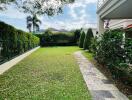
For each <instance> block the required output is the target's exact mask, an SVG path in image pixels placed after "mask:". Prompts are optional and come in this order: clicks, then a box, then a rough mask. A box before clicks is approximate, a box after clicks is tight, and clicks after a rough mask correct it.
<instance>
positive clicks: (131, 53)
mask: <svg viewBox="0 0 132 100" xmlns="http://www.w3.org/2000/svg"><path fill="white" fill-rule="evenodd" d="M125 52H126V61H127V63H130V64H132V38H127V39H126V40H125Z"/></svg>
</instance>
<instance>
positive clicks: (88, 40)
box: [83, 28, 94, 50]
mask: <svg viewBox="0 0 132 100" xmlns="http://www.w3.org/2000/svg"><path fill="white" fill-rule="evenodd" d="M93 37H94V36H93V32H92V29H91V28H89V29H88V31H87V34H86V36H85V39H84V44H83V48H84V50H86V49H90V45H91V39H92V38H93Z"/></svg>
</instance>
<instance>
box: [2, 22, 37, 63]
mask: <svg viewBox="0 0 132 100" xmlns="http://www.w3.org/2000/svg"><path fill="white" fill-rule="evenodd" d="M38 45H39V38H38V37H36V36H34V35H32V34H30V33H26V32H24V31H21V30H17V29H16V28H14V27H13V26H11V25H8V24H6V23H4V22H0V47H1V48H2V50H1V54H0V56H1V57H2V58H3V60H4V59H9V58H12V57H14V56H16V55H19V54H21V53H23V52H25V51H27V50H30V49H32V48H34V47H36V46H38ZM0 62H1V61H0Z"/></svg>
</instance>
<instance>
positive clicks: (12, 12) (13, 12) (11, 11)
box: [0, 5, 27, 19]
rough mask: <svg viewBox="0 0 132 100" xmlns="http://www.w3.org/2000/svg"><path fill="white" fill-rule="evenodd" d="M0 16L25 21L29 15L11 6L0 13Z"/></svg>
mask: <svg viewBox="0 0 132 100" xmlns="http://www.w3.org/2000/svg"><path fill="white" fill-rule="evenodd" d="M0 16H2V17H8V18H13V19H23V18H26V16H27V15H26V14H24V13H22V12H20V11H19V10H17V9H16V8H15V7H14V5H10V6H8V7H7V10H5V11H1V12H0Z"/></svg>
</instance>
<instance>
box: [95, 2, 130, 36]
mask: <svg viewBox="0 0 132 100" xmlns="http://www.w3.org/2000/svg"><path fill="white" fill-rule="evenodd" d="M97 15H98V31H99V33H100V34H101V33H103V32H104V31H105V29H104V20H114V21H112V22H111V23H110V27H111V28H116V27H126V26H127V24H131V22H130V23H129V22H128V21H129V20H121V19H132V0H98V3H97ZM115 19H120V21H118V20H115Z"/></svg>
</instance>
